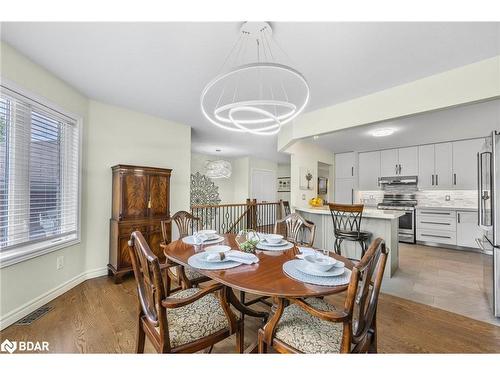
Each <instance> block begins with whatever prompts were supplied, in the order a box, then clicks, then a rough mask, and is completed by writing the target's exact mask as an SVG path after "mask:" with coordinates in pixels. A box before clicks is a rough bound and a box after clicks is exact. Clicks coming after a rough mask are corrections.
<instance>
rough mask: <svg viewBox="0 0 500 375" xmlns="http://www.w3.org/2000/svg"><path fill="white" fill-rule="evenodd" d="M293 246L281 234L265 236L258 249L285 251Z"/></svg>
mask: <svg viewBox="0 0 500 375" xmlns="http://www.w3.org/2000/svg"><path fill="white" fill-rule="evenodd" d="M293 246H294V244H293V243H291V242H288V241H286V240H285V239H284V238H283V236H282V235H281V234H263V235H262V236H261V239H260V240H259V242H258V243H257V245H256V248H257V249H258V250H264V251H285V250H289V249H291V248H293Z"/></svg>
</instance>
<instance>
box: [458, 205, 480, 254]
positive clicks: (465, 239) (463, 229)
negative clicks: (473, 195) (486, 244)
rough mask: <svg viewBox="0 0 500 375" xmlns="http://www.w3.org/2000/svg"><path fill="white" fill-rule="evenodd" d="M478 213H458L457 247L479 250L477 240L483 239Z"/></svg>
mask: <svg viewBox="0 0 500 375" xmlns="http://www.w3.org/2000/svg"><path fill="white" fill-rule="evenodd" d="M480 232H481V231H480V229H479V226H478V225H477V212H476V211H472V212H470V211H458V212H457V245H458V246H466V247H472V248H478V246H477V243H476V238H481V237H482V236H481V235H480Z"/></svg>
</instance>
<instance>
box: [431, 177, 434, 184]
mask: <svg viewBox="0 0 500 375" xmlns="http://www.w3.org/2000/svg"><path fill="white" fill-rule="evenodd" d="M431 177H432V186H434V175H431Z"/></svg>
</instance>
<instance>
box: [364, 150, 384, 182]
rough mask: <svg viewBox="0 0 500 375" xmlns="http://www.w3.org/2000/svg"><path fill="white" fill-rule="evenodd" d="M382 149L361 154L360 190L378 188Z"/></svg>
mask: <svg viewBox="0 0 500 375" xmlns="http://www.w3.org/2000/svg"><path fill="white" fill-rule="evenodd" d="M379 177H380V151H374V152H362V153H360V154H359V190H378V189H379V186H378V178H379Z"/></svg>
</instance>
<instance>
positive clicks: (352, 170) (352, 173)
mask: <svg viewBox="0 0 500 375" xmlns="http://www.w3.org/2000/svg"><path fill="white" fill-rule="evenodd" d="M351 176H353V177H354V167H351Z"/></svg>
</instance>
